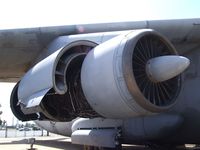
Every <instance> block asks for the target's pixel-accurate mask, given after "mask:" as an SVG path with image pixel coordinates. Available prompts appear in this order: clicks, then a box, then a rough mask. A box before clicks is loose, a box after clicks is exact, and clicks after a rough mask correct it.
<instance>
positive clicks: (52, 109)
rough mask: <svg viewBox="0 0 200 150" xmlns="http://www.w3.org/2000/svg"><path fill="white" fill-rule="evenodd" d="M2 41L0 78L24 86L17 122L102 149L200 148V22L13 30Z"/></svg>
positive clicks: (15, 104) (19, 89) (15, 103)
mask: <svg viewBox="0 0 200 150" xmlns="http://www.w3.org/2000/svg"><path fill="white" fill-rule="evenodd" d="M0 37H1V40H0V70H1V72H0V79H1V81H15V82H18V83H17V84H16V86H15V87H14V89H13V91H12V94H11V99H10V106H11V109H12V111H13V113H14V115H15V116H16V117H17V118H18V119H19V120H22V121H28V120H39V121H37V123H38V124H40V126H42V127H44V128H47V129H48V130H49V131H52V132H56V133H59V134H64V135H70V134H71V137H72V142H73V143H77V144H83V145H92V146H97V147H111V148H114V147H117V146H120V145H121V143H134V144H136V143H137V144H138V143H139V144H141V143H142V144H145V143H155V144H172V143H173V144H175V145H176V144H185V143H200V140H199V139H200V136H199V135H200V130H199V126H200V121H199V116H200V113H199V112H200V107H199V106H200V103H199V97H200V92H199V85H200V80H199V67H200V66H199V64H200V63H199V55H200V53H199V48H200V44H199V42H200V19H182V20H154V21H139V22H118V23H102V24H82V25H70V26H60V27H42V28H32V29H13V30H2V31H0ZM41 121H47V122H41ZM60 122H62V123H60ZM191 122H192V123H193V124H191Z"/></svg>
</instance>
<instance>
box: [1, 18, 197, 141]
mask: <svg viewBox="0 0 200 150" xmlns="http://www.w3.org/2000/svg"><path fill="white" fill-rule="evenodd" d="M137 28H138V29H140V28H151V29H155V30H156V31H158V32H160V33H161V34H163V35H165V36H166V37H167V38H168V39H169V40H170V41H171V42H172V43H173V44H174V46H175V47H176V49H177V50H178V52H179V54H183V55H184V56H186V57H187V58H189V59H190V60H191V65H190V66H189V67H188V69H187V70H186V72H184V73H183V77H182V81H183V82H182V89H181V91H180V95H179V96H178V98H177V103H176V104H175V105H174V106H173V107H172V108H171V109H170V110H169V111H168V112H166V115H169V116H168V117H165V116H162V114H161V116H160V117H158V119H152V118H151V117H149V118H148V119H147V120H148V121H147V123H145V128H147V129H148V131H147V133H148V135H151V136H149V137H152V138H155V137H154V136H156V135H155V133H158V135H159V136H158V137H164V138H162V139H159V138H158V139H157V140H155V141H154V142H165V143H168V144H169V143H170V144H171V143H175V144H183V143H200V130H199V127H200V119H199V116H200V107H199V105H200V101H199V97H200V92H199V85H200V70H199V68H200V59H199V56H200V51H199V50H200V45H199V42H200V19H185V20H159V21H142V22H124V23H106V24H93V25H74V26H63V27H47V28H34V29H14V30H2V31H0V37H1V40H0V60H1V61H0V62H1V63H0V78H1V81H17V80H19V78H20V77H21V76H22V75H23V74H24V73H25V72H26V71H27V70H28V69H29V68H30V67H31V66H33V64H35V62H38V59H39V58H45V57H47V56H49V55H50V54H52V53H53V52H55V51H54V49H53V48H52V50H51V51H49V50H48V49H47V48H45V47H46V46H47V45H48V44H49V43H51V42H52V41H53V40H55V39H56V38H57V37H58V36H63V35H71V34H83V33H89V32H100V31H116V30H129V29H137ZM83 29H84V30H83ZM62 38H65V36H64V37H59V38H58V39H62ZM58 39H56V40H58ZM56 40H55V41H54V42H55V43H57V42H56ZM66 41H67V40H66ZM63 43H65V40H63ZM57 44H58V43H57ZM58 45H59V44H58ZM61 45H62V44H60V46H61ZM39 56H40V57H39ZM40 60H41V59H40ZM170 115H172V116H170ZM152 117H153V116H152ZM155 117H156V116H155ZM142 119H144V118H142ZM142 119H139V120H142ZM145 120H146V119H145ZM155 120H156V121H155ZM168 121H169V122H168ZM138 122H139V123H138ZM154 122H155V123H154ZM135 123H136V124H135ZM137 123H138V124H137ZM143 123H144V122H143V121H132V119H131V118H130V119H127V120H126V121H125V125H124V126H122V127H123V128H124V129H125V130H126V132H125V133H124V135H125V136H126V139H125V141H124V142H127V141H129V142H132V143H134V140H135V139H134V138H133V137H136V138H139V136H141V137H140V138H139V139H141V138H144V137H145V135H146V130H144V129H143V128H141V126H143ZM168 124H169V126H168ZM86 125H87V124H86ZM48 126H49V124H47V125H45V127H48ZM63 126H65V125H63ZM154 126H156V127H157V128H155V127H154ZM162 126H165V127H167V128H162ZM168 127H169V128H168ZM138 128H139V129H142V132H140V131H141V130H140V131H139V130H138ZM133 129H134V130H133ZM158 129H159V130H158ZM166 129H168V130H166ZM169 130H170V134H171V135H168V136H165V135H166V133H167V132H165V131H169ZM53 131H56V130H53ZM64 131H65V130H62V131H61V132H63V133H64ZM137 131H138V132H137ZM123 132H124V130H123V131H122V133H123ZM163 132H164V134H163ZM126 133H127V134H126ZM161 133H162V134H161ZM66 135H68V134H66ZM138 135H139V136H138ZM126 140H127V141H126ZM145 140H147V141H148V140H149V138H148V137H147V138H146V139H145ZM140 142H141V141H140ZM142 142H143V141H142Z"/></svg>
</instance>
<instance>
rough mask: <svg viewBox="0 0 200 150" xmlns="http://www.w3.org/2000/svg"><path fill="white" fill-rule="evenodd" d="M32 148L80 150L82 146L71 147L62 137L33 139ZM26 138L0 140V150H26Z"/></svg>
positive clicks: (27, 145) (27, 147)
mask: <svg viewBox="0 0 200 150" xmlns="http://www.w3.org/2000/svg"><path fill="white" fill-rule="evenodd" d="M34 138H35V139H36V142H35V144H34V145H33V148H36V149H37V150H81V149H83V147H82V146H79V145H72V144H71V141H70V138H67V137H64V136H50V137H34ZM27 141H28V137H26V138H19V137H18V138H0V150H4V149H5V150H27V149H29V148H30V144H28V142H27Z"/></svg>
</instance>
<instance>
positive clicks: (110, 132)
mask: <svg viewBox="0 0 200 150" xmlns="http://www.w3.org/2000/svg"><path fill="white" fill-rule="evenodd" d="M117 132H118V131H117V130H116V129H104V130H101V129H99V130H98V129H93V130H76V131H74V132H73V133H72V136H71V141H72V143H74V144H81V145H92V146H97V147H110V148H114V147H115V146H116V141H115V139H116V136H117Z"/></svg>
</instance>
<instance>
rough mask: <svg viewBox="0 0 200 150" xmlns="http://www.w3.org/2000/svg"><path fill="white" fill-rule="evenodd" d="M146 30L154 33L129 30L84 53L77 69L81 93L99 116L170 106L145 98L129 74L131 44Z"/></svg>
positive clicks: (155, 110) (116, 116)
mask: <svg viewBox="0 0 200 150" xmlns="http://www.w3.org/2000/svg"><path fill="white" fill-rule="evenodd" d="M150 33H151V34H155V35H157V33H156V32H155V31H153V30H149V29H148V30H135V31H130V32H129V33H125V34H122V35H119V36H117V37H115V38H113V39H111V40H108V41H106V42H104V43H102V44H100V45H99V46H96V47H95V48H94V49H93V50H91V51H90V52H89V53H88V55H87V56H86V58H85V60H84V62H83V66H82V68H81V84H82V88H83V92H84V94H85V96H86V99H87V100H88V103H89V104H90V105H91V107H92V108H93V109H94V110H95V111H96V112H98V113H99V114H101V115H102V116H104V117H106V118H112V119H122V118H130V117H136V116H146V115H152V114H153V113H160V112H163V111H166V110H167V109H169V108H171V107H172V105H173V104H171V105H169V106H166V107H159V106H156V105H153V104H151V103H150V102H149V101H148V100H146V98H145V97H144V95H143V94H142V93H141V91H140V90H139V89H138V85H137V84H136V81H135V78H134V75H133V68H132V54H133V51H134V48H135V45H136V43H137V41H138V40H139V39H140V38H142V37H144V36H145V35H148V34H150ZM160 37H161V36H160ZM127 45H131V46H130V47H128V46H127ZM94 77H95V80H93V82H91V79H92V78H94ZM127 81H128V82H127ZM129 84H131V87H132V89H130V88H129V87H130V86H129V87H128V85H129Z"/></svg>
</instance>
